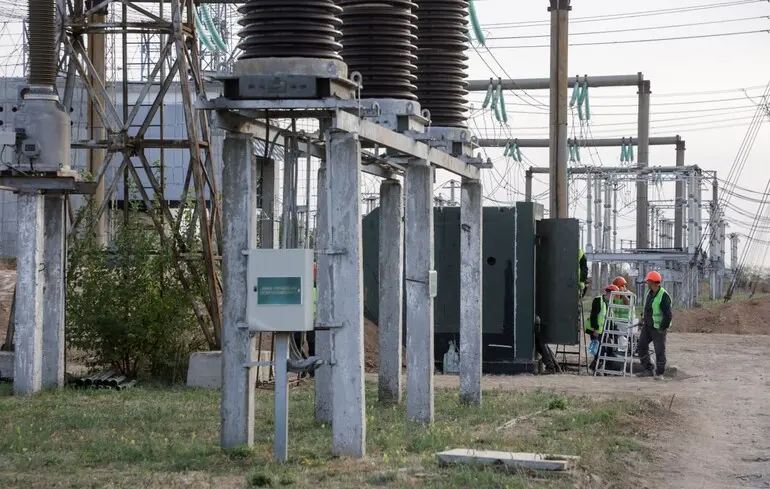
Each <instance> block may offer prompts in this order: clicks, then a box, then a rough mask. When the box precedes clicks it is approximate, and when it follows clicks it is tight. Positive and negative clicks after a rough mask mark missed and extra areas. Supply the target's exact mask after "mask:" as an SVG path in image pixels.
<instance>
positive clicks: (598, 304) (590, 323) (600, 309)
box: [585, 284, 618, 370]
mask: <svg viewBox="0 0 770 489" xmlns="http://www.w3.org/2000/svg"><path fill="white" fill-rule="evenodd" d="M617 291H618V287H617V286H616V285H613V284H610V285H607V286H606V287H604V294H603V295H598V296H596V297H595V298H594V300H593V302H591V315H590V316H589V317H588V320H587V321H586V323H585V332H586V334H588V335H589V336H590V337H591V341H601V339H602V333H603V332H604V322H605V319H606V317H607V307H608V305H609V303H610V300H611V299H612V293H613V292H617ZM609 327H610V329H612V324H610V325H609ZM613 353H614V352H613V349H611V348H607V349H606V351H605V347H603V346H602V347H601V348H600V349H599V351H598V352H597V354H596V355H595V356H594V360H593V362H591V365H589V366H588V368H589V369H590V370H596V362H597V360H598V359H599V356H602V355H605V354H607V355H612V354H613Z"/></svg>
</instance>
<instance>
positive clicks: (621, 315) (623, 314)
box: [614, 297, 633, 319]
mask: <svg viewBox="0 0 770 489" xmlns="http://www.w3.org/2000/svg"><path fill="white" fill-rule="evenodd" d="M614 303H615V304H620V305H624V302H623V298H622V297H617V298H615V301H614ZM632 312H633V311H630V310H627V309H618V310H616V311H615V316H617V318H618V319H628V318H629V317H630V316H631V313H632Z"/></svg>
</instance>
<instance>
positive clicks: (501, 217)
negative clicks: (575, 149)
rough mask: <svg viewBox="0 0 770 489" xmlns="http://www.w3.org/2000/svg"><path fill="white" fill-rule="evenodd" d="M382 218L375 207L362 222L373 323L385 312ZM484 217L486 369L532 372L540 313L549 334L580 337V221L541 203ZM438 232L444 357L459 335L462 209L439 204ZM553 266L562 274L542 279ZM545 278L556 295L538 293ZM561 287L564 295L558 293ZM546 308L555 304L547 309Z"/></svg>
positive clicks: (493, 210)
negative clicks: (551, 213)
mask: <svg viewBox="0 0 770 489" xmlns="http://www.w3.org/2000/svg"><path fill="white" fill-rule="evenodd" d="M379 217H380V213H379V209H375V210H374V211H372V212H371V213H369V214H368V215H367V216H366V217H365V218H364V220H363V256H364V297H365V300H364V314H365V315H366V317H367V319H369V320H371V321H373V322H375V323H376V322H377V320H378V317H379V304H378V291H379V289H378V275H379V262H378V252H379V251H378V243H379ZM483 220H484V236H483V242H482V253H483V257H482V263H483V265H482V267H483V269H482V272H483V284H482V300H483V309H482V311H483V318H482V321H483V326H482V327H483V352H482V354H483V363H484V371H486V372H516V371H528V370H531V367H532V365H533V362H534V359H535V316H536V315H537V314H539V315H540V318H541V321H543V320H544V318H545V320H547V324H545V325H543V326H541V328H542V330H543V332H544V334H545V335H546V337H547V338H554V339H558V340H560V341H563V340H569V341H565V343H566V344H576V343H577V334H578V333H577V331H578V329H577V307H578V306H577V253H578V251H577V249H578V235H577V230H578V226H577V221H575V220H574V219H565V220H561V219H560V220H543V206H542V205H540V204H537V203H532V202H518V203H517V204H516V206H515V207H485V208H484V210H483ZM544 223H545V224H544ZM573 228H574V233H573ZM407 232H408V231H407ZM434 233H435V234H434V240H435V269H436V272H437V275H438V284H437V290H436V292H437V295H436V298H435V301H434V328H435V330H434V331H435V338H434V342H435V360H436V361H437V362H441V361H442V360H443V356H444V353H445V352H446V351H447V350H448V348H449V342H450V341H454V342H455V344H459V341H460V335H459V332H460V294H461V293H462V291H461V290H460V208H459V207H445V208H436V209H435V210H434ZM560 240H561V241H562V242H561V243H560V242H559V241H560ZM572 248H574V253H572ZM559 250H561V251H559ZM567 253H571V255H570V256H571V262H569V263H570V267H569V271H566V272H565V271H563V270H562V269H563V268H564V267H565V263H566V262H567V261H568V260H567V258H566V256H567V255H566V254H567ZM552 270H554V271H556V272H557V273H558V274H559V277H552V278H548V279H546V278H544V277H540V275H542V274H549V273H553V272H552ZM569 273H574V274H575V277H574V279H572V280H573V282H574V285H569V284H568V283H566V282H565V283H561V284H558V283H556V282H558V281H559V280H566V281H568V280H569V278H565V277H566V276H567V275H568V274H569ZM543 281H545V282H546V283H547V284H548V286H549V287H551V290H552V291H555V295H557V297H551V298H545V299H544V298H541V297H540V296H541V294H540V291H539V288H540V287H541V286H542V283H543ZM568 290H569V291H572V290H574V293H573V292H568ZM562 293H564V294H565V295H563V296H562V297H558V296H559V295H561V294H562ZM545 307H548V308H553V309H556V310H555V311H544V310H541V308H545ZM562 310H563V311H562ZM565 321H566V322H565ZM404 325H405V327H406V319H405V318H404ZM560 344H561V343H560Z"/></svg>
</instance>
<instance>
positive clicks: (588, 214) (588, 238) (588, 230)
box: [530, 173, 598, 253]
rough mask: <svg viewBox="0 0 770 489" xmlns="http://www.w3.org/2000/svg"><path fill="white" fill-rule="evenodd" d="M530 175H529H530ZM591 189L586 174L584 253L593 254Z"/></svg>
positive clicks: (592, 199)
mask: <svg viewBox="0 0 770 489" xmlns="http://www.w3.org/2000/svg"><path fill="white" fill-rule="evenodd" d="M530 175H531V173H530ZM593 201H594V197H593V188H592V182H591V174H590V173H589V174H588V178H587V180H586V248H585V251H586V253H593V252H594V245H593V242H592V239H591V227H592V225H593V222H594V220H593V215H592V212H593V209H591V206H593ZM597 245H598V243H597Z"/></svg>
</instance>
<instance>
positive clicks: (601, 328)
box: [585, 296, 607, 334]
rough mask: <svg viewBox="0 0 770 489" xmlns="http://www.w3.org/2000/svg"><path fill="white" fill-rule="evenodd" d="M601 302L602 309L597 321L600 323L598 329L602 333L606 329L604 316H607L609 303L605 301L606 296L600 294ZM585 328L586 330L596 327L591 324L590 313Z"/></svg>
mask: <svg viewBox="0 0 770 489" xmlns="http://www.w3.org/2000/svg"><path fill="white" fill-rule="evenodd" d="M597 298H598V299H599V302H600V303H601V305H602V309H601V311H600V312H599V317H597V318H596V322H598V323H599V329H598V330H597V331H596V332H597V333H598V334H602V332H603V331H604V318H605V317H606V316H607V304H605V302H604V297H602V296H598V297H597ZM585 329H586V331H593V330H594V328H593V326H592V325H591V315H590V314H589V316H588V319H586V323H585Z"/></svg>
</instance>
